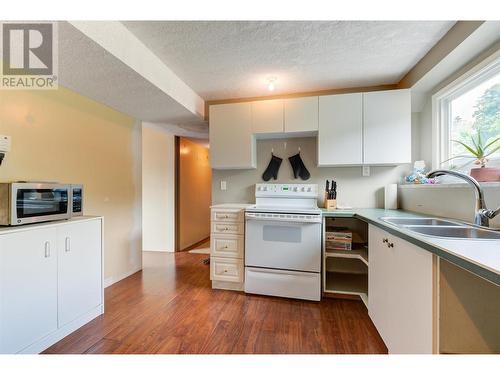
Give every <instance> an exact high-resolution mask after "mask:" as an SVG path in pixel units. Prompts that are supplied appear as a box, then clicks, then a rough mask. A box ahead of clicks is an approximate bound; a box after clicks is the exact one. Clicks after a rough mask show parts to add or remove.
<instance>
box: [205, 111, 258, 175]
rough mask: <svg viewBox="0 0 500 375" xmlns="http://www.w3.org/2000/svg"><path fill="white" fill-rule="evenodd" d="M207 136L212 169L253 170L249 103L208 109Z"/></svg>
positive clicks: (253, 146)
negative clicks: (208, 123)
mask: <svg viewBox="0 0 500 375" xmlns="http://www.w3.org/2000/svg"><path fill="white" fill-rule="evenodd" d="M209 136H210V161H211V166H212V168H214V169H250V168H256V155H255V154H256V149H255V146H256V145H255V138H254V136H253V134H252V111H251V104H250V103H236V104H219V105H212V106H210V126H209Z"/></svg>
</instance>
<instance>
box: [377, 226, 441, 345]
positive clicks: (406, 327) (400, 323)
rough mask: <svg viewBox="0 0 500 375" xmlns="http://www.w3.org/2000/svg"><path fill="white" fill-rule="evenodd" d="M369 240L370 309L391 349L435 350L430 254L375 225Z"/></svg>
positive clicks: (431, 259) (431, 262) (381, 334)
mask: <svg viewBox="0 0 500 375" xmlns="http://www.w3.org/2000/svg"><path fill="white" fill-rule="evenodd" d="M368 243H369V256H370V270H369V273H368V313H369V315H370V317H371V319H372V321H373V323H374V324H375V327H376V328H377V330H378V332H379V333H380V336H381V337H382V339H383V340H384V342H385V344H386V346H387V348H388V350H389V353H391V354H398V353H399V354H431V353H433V351H434V348H433V337H434V324H433V321H434V312H433V303H434V297H433V296H434V294H433V280H434V276H433V273H434V267H433V255H432V254H431V253H429V252H428V251H426V250H424V249H421V248H419V247H417V246H415V245H413V244H411V243H409V242H407V241H404V240H402V239H400V238H398V237H395V236H393V235H391V234H389V233H387V232H386V231H384V230H382V229H380V228H378V227H375V226H373V225H370V226H369V240H368Z"/></svg>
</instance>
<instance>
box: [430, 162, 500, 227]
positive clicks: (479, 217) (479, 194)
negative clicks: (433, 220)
mask: <svg viewBox="0 0 500 375" xmlns="http://www.w3.org/2000/svg"><path fill="white" fill-rule="evenodd" d="M445 174H447V175H450V176H454V177H457V178H460V179H462V180H464V181H465V182H467V183H468V184H469V185H470V186H472V187H473V188H474V193H475V194H476V208H475V214H474V224H476V225H480V226H482V227H489V225H490V219H493V218H494V217H495V216H497V215H498V214H500V207H498V208H497V209H496V210H489V209H487V208H486V204H485V203H484V193H483V189H482V188H481V186H480V185H479V183H478V182H477V181H476V179H475V178H473V177H471V176H469V175H467V174H465V173H460V172H456V171H450V170H448V169H436V170H434V171H431V172H429V173H427V178H433V177H438V176H443V175H445Z"/></svg>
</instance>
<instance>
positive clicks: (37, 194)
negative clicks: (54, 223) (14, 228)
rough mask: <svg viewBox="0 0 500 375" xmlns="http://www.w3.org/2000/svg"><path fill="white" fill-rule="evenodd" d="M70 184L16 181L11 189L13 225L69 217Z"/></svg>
mask: <svg viewBox="0 0 500 375" xmlns="http://www.w3.org/2000/svg"><path fill="white" fill-rule="evenodd" d="M70 195H71V193H70V186H69V185H61V184H47V183H14V184H12V190H11V200H12V201H11V210H12V211H11V225H21V224H28V223H37V222H42V221H51V220H62V219H69V218H70V216H71V207H70V200H69V199H70Z"/></svg>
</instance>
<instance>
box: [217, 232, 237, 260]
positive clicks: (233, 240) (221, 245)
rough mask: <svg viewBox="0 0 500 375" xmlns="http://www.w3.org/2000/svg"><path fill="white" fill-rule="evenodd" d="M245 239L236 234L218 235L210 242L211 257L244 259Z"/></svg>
mask: <svg viewBox="0 0 500 375" xmlns="http://www.w3.org/2000/svg"><path fill="white" fill-rule="evenodd" d="M244 243H245V242H244V237H243V236H240V235H234V234H217V235H214V236H212V239H211V241H210V255H211V256H215V257H223V258H241V259H243V247H244Z"/></svg>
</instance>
